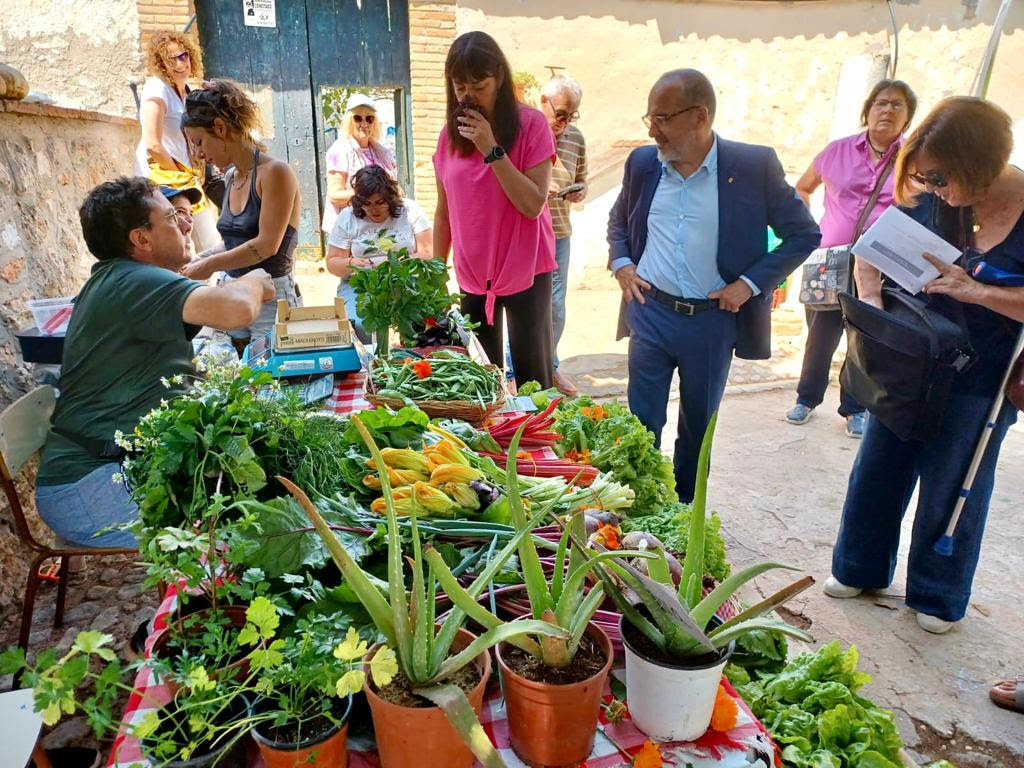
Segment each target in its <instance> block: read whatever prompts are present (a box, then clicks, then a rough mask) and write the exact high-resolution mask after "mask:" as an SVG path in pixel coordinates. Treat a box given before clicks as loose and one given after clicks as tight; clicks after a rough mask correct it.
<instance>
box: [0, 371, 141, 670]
mask: <svg viewBox="0 0 1024 768" xmlns="http://www.w3.org/2000/svg"><path fill="white" fill-rule="evenodd" d="M55 405H56V397H55V394H54V391H53V387H49V386H42V387H37V388H36V389H34V390H32V391H31V392H29V393H28V394H26V395H23V396H22V397H20V398H19V399H17V400H15V401H14V402H13V403H11V404H10V405H9V406H7V407H6V408H5V409H4V410H3V412H2V413H0V480H2V482H3V486H4V493H5V494H6V495H7V501H8V503H9V504H10V507H11V514H12V515H13V516H14V527H15V529H16V531H17V533H18V538H19V539H21V541H22V542H23V543H24V544H25V546H26V547H28V548H29V549H30V550H31V551H32V552H34V553H35V557H34V558H33V560H32V562H31V564H30V565H29V569H28V580H27V581H26V584H25V602H24V606H23V608H22V612H21V629H20V632H19V634H18V645H19V647H21V648H23V649H25V650H28V637H29V633H30V632H31V630H32V612H33V610H34V608H35V602H36V589H37V588H38V587H39V582H40V581H42V580H43V579H44V577H43V576H42V575H41V574H40V573H39V567H40V565H41V564H42V563H43V561H44V560H46V559H47V558H54V557H56V558H60V569H59V571H58V574H57V610H56V611H55V612H54V615H53V626H54V627H59V626H61V625H62V624H63V623H64V599H65V597H66V596H67V589H68V572H69V565H70V561H71V557H72V556H74V557H78V556H83V557H90V556H91V557H104V556H109V555H131V554H136V553H137V552H138V550H136V549H124V548H115V547H81V546H76V545H73V544H67V545H65V544H55V545H54V546H48V545H46V544H43V543H42V542H40V541H39V540H38V539H36V537H35V536H33V535H32V529H31V528H29V525H28V521H27V520H26V519H25V510H24V508H23V507H22V506H21V499H19V498H18V491H17V489H16V488H15V486H14V478H15V477H16V476H17V475H18V473H19V472H20V471H21V468H22V467H24V466H25V462H26V461H28V460H29V459H30V458H31V457H32V456H33V455H34V454H35V453H36V452H38V451H39V450H41V449H42V447H43V445H44V444H45V443H46V435H47V432H48V431H49V427H50V416H51V414H52V413H53V409H54V406H55Z"/></svg>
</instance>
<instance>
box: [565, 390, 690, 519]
mask: <svg viewBox="0 0 1024 768" xmlns="http://www.w3.org/2000/svg"><path fill="white" fill-rule="evenodd" d="M554 429H555V431H557V432H558V433H559V434H561V435H562V438H563V439H562V441H561V442H560V443H559V448H560V449H561V451H562V453H563V454H564V453H568V452H570V451H575V452H577V453H582V452H584V451H589V454H590V464H592V465H593V466H595V467H597V468H598V469H600V470H601V471H602V472H607V473H608V474H610V475H611V477H612V479H613V480H615V481H616V482H619V483H624V484H626V485H628V486H629V487H630V488H632V489H633V493H634V494H635V498H634V501H633V510H634V514H637V515H653V514H661V511H662V509H663V508H664V507H665V506H666V505H669V504H673V503H676V502H678V501H679V497H678V496H677V495H676V492H675V477H674V475H673V472H672V462H671V461H670V460H669V459H668V457H666V456H663V455H662V453H661V451H659V450H658V449H657V448H655V447H654V433H652V432H651V431H650V430H649V429H647V427H645V426H644V425H643V424H641V423H640V420H639V419H638V418H637V417H636V416H634V415H633V414H632V413H630V412H629V409H628V408H627V407H626V406H624V405H622V404H621V403H609V404H607V405H596V404H595V403H594V401H593V400H592V399H590V398H589V397H585V396H584V397H577V398H576V399H575V400H572V401H570V402H568V403H563V404H562V405H560V406H559V408H558V409H557V410H556V411H555V425H554Z"/></svg>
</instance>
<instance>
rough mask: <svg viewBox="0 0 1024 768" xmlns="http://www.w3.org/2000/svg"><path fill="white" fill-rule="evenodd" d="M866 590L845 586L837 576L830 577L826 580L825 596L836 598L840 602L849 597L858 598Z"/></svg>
mask: <svg viewBox="0 0 1024 768" xmlns="http://www.w3.org/2000/svg"><path fill="white" fill-rule="evenodd" d="M863 591H864V590H863V589H861V588H860V587H849V586H847V585H846V584H843V582H841V581H840V580H839V579H837V578H836V577H835V576H829V577H828V578H827V579H825V594H826V595H828V596H829V597H836V598H839V599H840V600H845V599H846V598H848V597H856V596H857V595H859V594H860V593H861V592H863Z"/></svg>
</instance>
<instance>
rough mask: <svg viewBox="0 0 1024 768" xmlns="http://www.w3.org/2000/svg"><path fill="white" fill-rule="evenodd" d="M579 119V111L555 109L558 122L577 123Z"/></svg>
mask: <svg viewBox="0 0 1024 768" xmlns="http://www.w3.org/2000/svg"><path fill="white" fill-rule="evenodd" d="M579 119H580V113H579V112H566V111H565V110H564V109H557V110H555V122H556V123H575V122H576V121H577V120H579Z"/></svg>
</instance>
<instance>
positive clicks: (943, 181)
mask: <svg viewBox="0 0 1024 768" xmlns="http://www.w3.org/2000/svg"><path fill="white" fill-rule="evenodd" d="M908 175H909V176H910V180H911V181H913V182H914V183H915V184H920V185H921V186H922V187H935V188H936V189H943V188H945V187H948V186H949V179H947V178H946V177H945V176H944V175H943V174H941V173H939V172H938V171H932V172H931V173H911V174H908Z"/></svg>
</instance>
